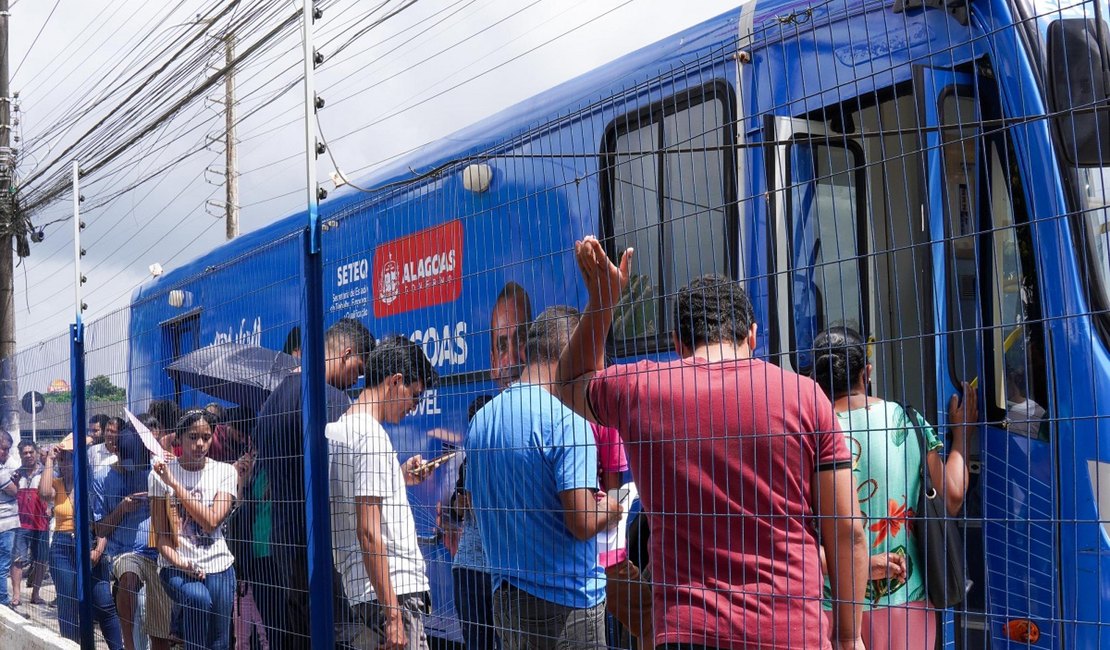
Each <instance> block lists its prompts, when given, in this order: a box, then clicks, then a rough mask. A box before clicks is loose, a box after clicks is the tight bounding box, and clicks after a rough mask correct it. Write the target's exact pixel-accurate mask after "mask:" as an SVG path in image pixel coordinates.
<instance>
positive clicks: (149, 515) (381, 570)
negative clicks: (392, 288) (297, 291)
mask: <svg viewBox="0 0 1110 650" xmlns="http://www.w3.org/2000/svg"><path fill="white" fill-rule="evenodd" d="M575 255H576V259H577V262H578V266H579V269H580V271H581V273H582V276H583V279H584V281H585V285H586V287H587V290H588V296H589V298H588V302H587V304H586V305H585V307H584V309H583V310H582V311H579V310H578V309H576V308H574V307H571V306H561V305H559V306H551V307H548V308H547V309H545V310H544V311H543V312H542V313H540V314H538V315H537V316H535V317H534V318H533V315H532V308H531V303H530V300H529V298H528V295H527V293H525V292H524V290H523V289H522V288H521V287H519V285H516V284H514V283H510V284H509V285H507V286H506V288H505V290H504V291H502V293H501V295H499V296H498V298H497V300H496V302H495V304H494V308H493V312H492V323H491V353H490V377H491V379H492V380H493V382H494V384H495V385H496V387H497V389H498V392H497V393H496V394H495V395H482V396H478V397H477V399H474V400H473V402H472V403H471V406H470V409H469V413H468V415H469V425H468V429H467V431H466V434H465V436H464V437H463V438H462V451H464V452H465V460H464V461H463V462H462V463H461V467H460V468H459V474H458V481H457V483H456V484H455V489H454V490H453V491H452V492H451V495H450V498H449V501H448V502H446V503H445V504H443V506H444V507H443V508H442V511H441V512H440V517H439V520H438V522H439V525H440V526H441V528H442V532H443V535H444V539H445V541H446V542H447V546H448V548H449V549H450V551H451V553H452V555H453V560H452V561H453V568H452V577H453V580H454V590H453V596H454V604H455V608H456V612H457V618H458V621H459V623H460V626H461V630H462V636H463V642H464V644H465V646H466V647H467V648H471V649H474V650H479V649H490V648H493V649H498V650H499V649H501V648H504V649H505V650H518V649H520V650H522V649H525V648H553V649H554V648H560V649H562V648H576V649H577V648H605V647H608V646H609V645H611V644H612V643H613V640H614V638H616V637H618V636H620V634H625V635H628V636H630V637H631V638H632V639H634V642H635V644H636V647H637V648H649V649H654V648H666V649H676V650H677V649H686V648H731V649H737V650H739V649H746V648H836V649H837V650H841V649H852V650H858V649H859V648H864V647H866V648H873V649H886V648H892V649H897V648H911V647H912V648H923V647H932V640H933V639H934V638H935V637H934V636H931V635H933V634H935V613H934V609H933V607H932V605H931V604H930V603H929V602H928V597H927V595H926V590H925V586H924V583H923V580H922V568H921V567H922V565H923V563H922V558H921V549H920V545H919V542H918V541H917V539H916V538H915V533H914V530H913V528H912V526H910V525H909V518H910V517H911V516H912V513H911V512H910V510H911V509H912V507H913V506H914V504H913V503H912V502H911V501H910V500H912V495H915V494H918V493H919V491H920V486H921V480H922V470H923V469H924V471H926V472H927V473H928V475H929V477H930V478H931V479H932V482H933V484H934V485H936V486H938V489H939V490H940V491H942V492H943V498H944V500H945V503H946V505H947V507H948V510H949V512H951V513H956V512H958V511H959V509H960V508H961V507H962V502H963V499H964V495H965V492H966V489H967V483H968V473H967V466H966V463H965V454H966V446H967V440H968V437H969V435H970V432H971V428H972V427H973V426H974V425H975V423H976V421H977V419H978V412H977V404H976V399H975V392H974V390H973V389H971V388H970V387H968V386H966V385H965V386H964V390H963V394H962V397H961V396H953V397H952V400H951V401H950V403H949V405H948V422H949V424H950V427H949V436H948V437H949V438H950V439H949V441H948V444H947V445H946V444H945V442H944V441H943V440H942V439H941V437H940V436H939V434H938V432H937V431H936V430H935V429H934V428H933V427H932V426H930V425H929V424H928V422H926V421H925V419H923V418H922V417H921V416H920V415H919V414H917V413H916V412H915V411H913V410H912V409H910V408H907V407H904V406H902V405H900V404H897V403H894V402H887V401H884V400H882V399H880V398H878V397H876V396H874V395H872V394H871V390H870V376H871V373H872V365H871V362H870V359H869V355H868V348H867V343H866V341H864V340H863V338H862V337H861V336H860V335H859V334H858V333H857V332H855V331H853V330H851V329H849V328H845V327H839V328H832V329H829V330H827V331H826V332H823V333H822V334H821V335H820V336H818V337H817V339H816V340H815V341H814V344H813V346H814V354H813V363H812V368H810V369H808V372H807V374H808V375H810V376H803V375H801V374H796V373H793V372H790V371H788V370H784V369H782V368H779V367H777V366H775V365H773V364H771V363H769V362H766V361H763V360H760V359H758V358H757V357H756V356H755V354H754V353H755V351H756V349H757V346H758V342H759V338H758V334H759V332H758V326H757V324H756V322H755V319H754V314H753V309H752V305H751V302H750V300H749V299H748V297H747V295H746V294H745V292H744V291H743V289H742V288H741V286H740V284H739V283H737V282H734V281H731V280H728V279H725V278H723V277H720V276H714V275H709V276H703V277H700V278H697V279H695V280H693V281H692V282H691V283H690V284H689V285H688V286H686V287H684V288H683V289H681V290H680V291H678V292H677V294H676V295H675V296H674V298H673V318H672V323H673V341H672V343H673V347H674V350H675V352H676V353H677V357H676V358H674V359H673V360H669V361H657V360H640V361H637V362H635V363H630V364H617V365H609V364H608V363H607V360H606V344H607V339H608V337H609V329H610V327H611V325H612V321H613V314H614V310H615V309H616V307H617V305H618V303H619V302H620V300H621V296H622V294H623V293H624V291H625V289H626V287H627V285H628V280H629V269H630V264H631V258H632V251H631V250H629V251H626V252H625V253H624V254H623V256H622V257H621V259H620V261H619V263H618V264H614V263H613V262H612V261H610V259H609V258H608V256H607V255H606V253H605V251H604V250H603V248H602V246H601V244H600V243H599V242H598V241H597V240H596V239H594V238H592V237H587V238H586V239H584V240H583V241H581V242H578V243H577V244H576V247H575ZM290 351H291V352H294V353H295V352H296V350H295V349H294V350H290ZM325 351H326V359H327V360H326V367H325V380H326V382H327V388H326V398H327V404H328V414H327V419H328V424H327V426H326V428H325V430H324V431H323V432H321V433H322V435H324V436H325V438H326V440H327V449H328V462H329V488H330V503H331V511H330V522H331V529H332V530H331V532H332V554H333V559H334V570H333V585H334V592H333V594H331V600H332V605H333V611H334V612H335V623H336V624H335V638H336V643H337V645H339V646H341V647H347V648H389V649H395V648H411V649H414V650H417V649H422V648H427V647H428V646H429V642H428V635H427V634H426V631H425V621H426V617H427V616H428V614H429V613H430V611H431V607H432V594H431V584H430V581H429V577H428V567H427V566H426V560H425V556H424V553H423V551H422V550H421V547H420V543H419V538H418V535H417V528H416V523H415V521H416V519H415V517H414V513H413V509H412V507H411V506H410V503H409V488H411V487H413V486H416V485H419V484H420V483H422V482H423V481H425V480H427V479H428V478H429V477H430V476H431V475H432V474H433V473H434V472H435V471H436V468H438V467H440V466H441V463H440V462H439V460H438V459H436V460H432V461H426V460H425V459H424V458H422V457H421V456H420V455H419V454H415V455H412V454H410V453H409V452H410V451H411V449H408V448H406V446H405V445H404V444H402V443H401V442H400V441H398V440H396V439H394V438H391V436H390V434H389V433H388V432H387V430H386V428H385V425H395V424H398V423H400V422H402V420H404V418H406V416H408V415H409V414H411V413H413V412H414V411H415V410H416V408H417V406H418V405H419V404H420V402H421V399H422V396H423V394H424V393H425V391H427V390H429V389H432V388H435V387H436V386H437V383H438V382H439V375H438V373H437V371H436V369H435V368H434V366H433V365H432V363H431V362H430V360H429V359H428V357H427V356H426V354H425V352H424V350H423V348H422V347H421V346H420V345H419V344H417V343H414V342H413V341H411V340H410V339H408V338H406V337H402V336H393V337H386V338H383V339H382V340H380V341H377V340H375V338H374V336H373V335H372V334H371V333H370V331H369V330H368V329H367V328H366V327H365V326H364V325H362V324H361V323H359V322H358V321H356V320H352V319H342V320H340V321H339V322H338V323H336V324H335V325H334V326H332V327H331V328H330V329H329V330H328V332H327V333H326V335H325ZM360 377H362V378H364V381H363V384H362V388H361V390H360V391H359V392H358V394H357V396H356V397H355V398H354V399H353V400H352V399H351V398H350V397H349V396H348V391H349V390H350V389H351V388H352V387H354V386H356V385H357V384H358V381H359V378H360ZM303 400H304V396H303V392H302V388H301V377H300V375H299V373H297V372H294V373H292V374H291V375H289V376H288V377H286V379H285V380H284V381H283V382H282V383H281V384H280V385H279V386H278V387H277V388H276V389H275V390H274V391H273V392H272V393H270V394H269V396H268V398H267V399H266V401H265V403H264V404H262V406H261V408H260V409H259V410H258V411H257V413H256V412H254V411H253V410H251V409H248V408H245V407H236V408H233V409H226V410H225V409H223V408H221V407H220V406H218V405H216V404H212V405H210V406H209V407H208V408H206V409H197V410H189V411H186V412H180V411H179V410H178V409H177V407H176V405H174V404H173V403H172V402H165V401H159V402H154V403H151V404H150V405H149V408H148V410H147V412H146V413H144V414H142V415H141V416H140V418H139V419H140V421H141V422H142V424H143V425H144V427H146V428H147V429H149V430H150V432H151V433H152V434H153V435H154V437H155V439H156V440H157V441H158V442H159V443H160V445H161V449H160V450H158V453H152V451H151V449H150V447H149V445H148V444H144V441H143V437H142V435H141V434H140V433H139V432H137V431H136V430H135V429H134V428H133V427H132V426H131V425H130V423H129V422H127V421H126V420H124V419H122V418H120V417H105V416H96V417H94V418H92V419H91V420H90V422H89V434H90V442H91V443H92V444H91V445H90V446H89V448H88V457H89V462H90V468H91V471H90V476H91V485H90V487H91V489H90V494H91V521H92V522H93V524H94V525H93V529H92V530H91V531H89V532H88V534H89V535H90V536H91V539H90V546H91V548H92V557H91V563H92V567H93V581H94V584H93V590H92V592H93V602H92V603H91V604H92V606H93V612H94V617H95V620H96V622H97V624H98V627H99V630H100V634H101V635H102V636H103V639H104V640H105V641H106V643H107V645H108V647H109V648H111V649H112V650H115V649H116V648H127V649H128V650H131V649H132V648H147V647H149V648H155V649H157V648H168V647H170V646H171V645H174V644H183V645H184V647H185V648H186V649H188V650H194V649H198V650H199V649H201V648H210V649H215V650H222V649H225V648H230V647H232V646H235V647H238V648H252V647H258V648H262V649H264V650H269V649H270V648H275V649H277V650H290V649H294V648H309V647H310V646H311V638H310V634H309V622H310V621H311V620H312V609H313V606H314V604H316V605H317V606H318V605H319V601H315V603H314V602H313V601H312V600H311V599H310V597H309V595H310V590H309V584H308V573H309V572H308V557H307V524H306V511H305V505H304V504H305V485H304V464H303V463H304V459H303V455H302V449H303V443H304V434H305V432H304V430H303V423H302V410H303ZM919 430H920V431H923V432H924V436H925V440H926V444H925V446H924V447H923V448H918V447H917V445H916V444H915V441H916V440H917V438H916V437H915V432H916V431H919ZM11 445H12V440H11V438H10V436H7V434H4V433H3V432H0V464H2V465H3V466H4V467H5V468H6V469H5V471H4V472H3V473H0V578H2V584H0V603H3V604H5V605H8V606H10V607H13V608H15V609H17V610H18V609H19V608H20V607H21V600H20V599H21V595H22V592H21V584H22V583H23V580H24V579H29V584H30V585H31V587H30V588H31V594H30V601H31V602H38V601H39V600H40V596H39V590H38V589H39V585H41V581H42V578H43V576H44V575H45V573H46V568H47V567H49V571H50V574H51V576H52V579H53V581H54V584H55V586H56V590H57V601H56V604H57V609H58V622H59V628H60V631H61V633H62V635H63V636H65V637H67V638H71V639H76V638H77V609H78V608H77V602H78V594H77V586H76V577H75V576H76V573H75V571H76V566H77V561H76V552H75V548H76V545H75V542H74V536H75V534H76V532H77V531H75V528H74V508H73V502H72V500H73V487H74V479H73V449H74V445H73V441H72V439H70V438H67V439H66V440H64V441H63V442H62V443H61V444H58V445H55V446H53V447H51V448H49V449H46V450H41V451H40V450H39V449H37V448H36V447H35V446H34V445H33V444H31V443H23V442H21V443H20V445H19V447H18V450H17V451H18V455H17V456H16V457H14V460H13V461H12V462H10V463H9V454H10V451H11ZM402 457H405V459H404V460H403V462H402ZM51 522H52V526H51ZM51 530H52V532H51ZM9 574H10V579H11V584H12V592H11V593H10V594H9V592H8V590H7V585H8V580H9Z"/></svg>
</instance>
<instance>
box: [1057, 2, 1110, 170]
mask: <svg viewBox="0 0 1110 650" xmlns="http://www.w3.org/2000/svg"><path fill="white" fill-rule="evenodd" d="M1108 57H1110V43H1108V38H1107V26H1106V23H1105V22H1103V21H1101V20H1098V21H1095V20H1088V19H1085V18H1062V19H1060V20H1057V21H1055V22H1053V23H1052V24H1051V25H1049V27H1048V84H1049V86H1050V88H1049V103H1050V106H1051V110H1052V114H1053V118H1052V122H1053V125H1054V126H1055V129H1056V135H1057V137H1058V138H1059V139H1060V144H1061V147H1062V149H1063V152H1064V156H1065V157H1066V158H1067V161H1068V162H1069V163H1071V164H1072V165H1078V166H1080V167H1101V166H1103V165H1106V164H1107V162H1108V161H1110V105H1107V100H1108V99H1110V63H1108V62H1110V59H1108Z"/></svg>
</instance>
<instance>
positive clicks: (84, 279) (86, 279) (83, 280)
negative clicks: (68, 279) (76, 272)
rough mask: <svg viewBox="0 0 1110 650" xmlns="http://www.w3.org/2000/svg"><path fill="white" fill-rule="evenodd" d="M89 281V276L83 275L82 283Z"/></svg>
mask: <svg viewBox="0 0 1110 650" xmlns="http://www.w3.org/2000/svg"><path fill="white" fill-rule="evenodd" d="M88 281H89V279H88V278H87V277H85V276H84V275H82V276H81V284H85V283H86V282H88Z"/></svg>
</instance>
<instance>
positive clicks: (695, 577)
mask: <svg viewBox="0 0 1110 650" xmlns="http://www.w3.org/2000/svg"><path fill="white" fill-rule="evenodd" d="M575 249H576V256H577V258H578V264H579V268H580V269H581V271H582V275H583V277H584V279H585V281H586V287H587V290H588V292H589V303H588V306H587V308H586V310H585V311H584V316H583V319H582V321H581V322H580V323H579V325H578V327H577V328H576V329H575V331H574V334H573V336H572V337H571V341H570V344H569V345H568V347H567V348H566V350H565V351H564V352H563V355H562V357H561V358H560V362H559V369H558V375H557V380H558V381H559V382H560V383H561V386H562V394H561V396H562V398H563V399H564V401H566V402H567V404H568V405H570V406H571V408H573V409H574V410H575V411H577V412H578V413H580V414H582V415H583V416H585V417H587V418H589V419H591V420H593V421H596V422H598V423H600V424H603V425H606V426H612V427H615V428H616V429H617V430H619V431H620V432H621V435H622V437H623V438H624V440H625V443H626V448H627V453H628V460H629V464H630V465H631V468H632V474H633V476H634V477H635V479H636V483H637V485H638V486H639V489H640V499H641V502H642V504H643V507H644V512H645V513H646V514H647V517H648V523H649V524H650V527H651V540H650V546H649V549H650V557H651V560H650V561H651V568H652V574H653V575H652V579H653V582H654V589H653V600H654V608H653V609H654V633H655V643H656V645H657V646H662V647H671V648H699V647H718V648H730V649H733V650H741V649H748V648H751V649H753V650H754V649H755V648H761V649H763V648H791V649H793V648H799V649H801V648H806V649H808V648H828V647H829V638H830V634H829V631H828V630H827V626H826V619H825V617H824V615H823V613H822V609H821V598H822V582H823V576H822V568H821V559H820V550H819V546H820V542H819V541H818V540H819V539H820V540H821V541H822V542H823V544H824V548H825V554H826V558H827V564H828V571H829V575H830V578H831V582H832V591H833V594H832V597H833V603H834V604H833V608H834V609H833V616H832V621H833V625H834V630H833V631H832V634H831V638H832V639H833V641H834V643H836V647H837V648H838V650H840V649H849V648H850V649H853V650H855V649H858V648H863V644H862V642H861V641H860V640H859V629H860V606H859V603H861V602H862V600H863V595H864V585H865V581H866V576H867V567H868V562H867V549H866V547H865V538H864V531H863V524H862V520H861V518H860V515H859V505H858V502H857V500H856V494H855V490H854V486H853V484H852V474H851V471H852V470H851V456H850V455H849V453H848V448H847V446H846V445H845V442H844V437H843V434H841V432H840V430H839V427H838V426H837V424H836V419H835V417H834V415H833V411H832V405H831V404H830V403H829V401H828V399H827V398H826V397H825V396H824V394H823V393H822V391H821V389H820V388H818V387H817V385H816V384H815V383H814V382H813V381H811V380H810V379H808V378H805V377H801V376H799V375H796V374H794V373H792V372H787V371H784V370H782V369H781V368H778V367H777V366H774V365H771V364H769V363H766V362H763V361H760V360H758V359H754V358H752V352H753V351H754V349H755V343H756V324H755V323H754V315H753V311H752V306H751V302H750V301H749V300H748V297H747V295H746V294H745V292H744V290H743V289H742V288H741V287H740V285H739V283H737V282H733V281H731V280H728V279H726V278H723V277H721V276H703V277H701V278H698V279H696V280H694V281H692V282H691V283H690V284H689V285H688V286H686V287H684V288H683V289H681V290H680V291H679V292H678V294H677V296H675V313H674V327H675V331H674V346H675V349H676V351H677V352H678V354H679V356H680V357H681V358H680V359H677V360H674V361H669V362H656V361H640V362H638V363H635V364H627V365H618V366H613V367H610V368H605V340H606V337H607V335H608V331H609V327H610V325H611V323H612V318H613V308H614V307H615V305H616V304H617V302H618V301H619V299H620V296H621V293H622V292H623V290H624V288H625V287H626V286H627V285H628V274H629V269H630V264H631V258H632V251H631V249H629V250H628V251H626V252H625V253H624V255H623V257H622V259H621V264H620V267H619V268H618V267H616V266H614V265H613V264H612V263H611V262H610V261H609V259H608V257H607V256H606V254H605V251H604V249H603V248H602V247H601V244H600V243H599V242H598V241H597V240H596V239H595V238H593V237H587V238H586V239H585V240H584V241H582V242H578V243H577V244H576V246H575ZM818 533H819V534H820V537H818ZM823 626H825V627H826V629H822V628H823Z"/></svg>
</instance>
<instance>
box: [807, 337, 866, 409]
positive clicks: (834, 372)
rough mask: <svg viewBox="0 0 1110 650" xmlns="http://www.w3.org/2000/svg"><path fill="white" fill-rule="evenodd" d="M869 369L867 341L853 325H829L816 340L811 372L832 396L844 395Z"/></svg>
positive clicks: (827, 393)
mask: <svg viewBox="0 0 1110 650" xmlns="http://www.w3.org/2000/svg"><path fill="white" fill-rule="evenodd" d="M865 368H867V342H866V341H865V340H864V339H863V336H862V335H860V333H859V332H857V331H855V330H854V329H852V328H850V327H830V328H829V329H827V330H825V331H824V332H821V333H820V334H818V335H817V336H816V337H815V338H814V339H813V368H812V370H811V371H810V374H811V375H812V377H813V379H814V381H816V382H817V383H818V384H819V385H820V386H821V389H822V390H824V391H825V394H826V395H828V396H829V399H837V398H838V397H843V396H844V395H847V394H848V393H850V392H851V391H852V389H853V388H855V386H856V384H858V383H859V380H860V374H861V373H863V371H864V369H865Z"/></svg>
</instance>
